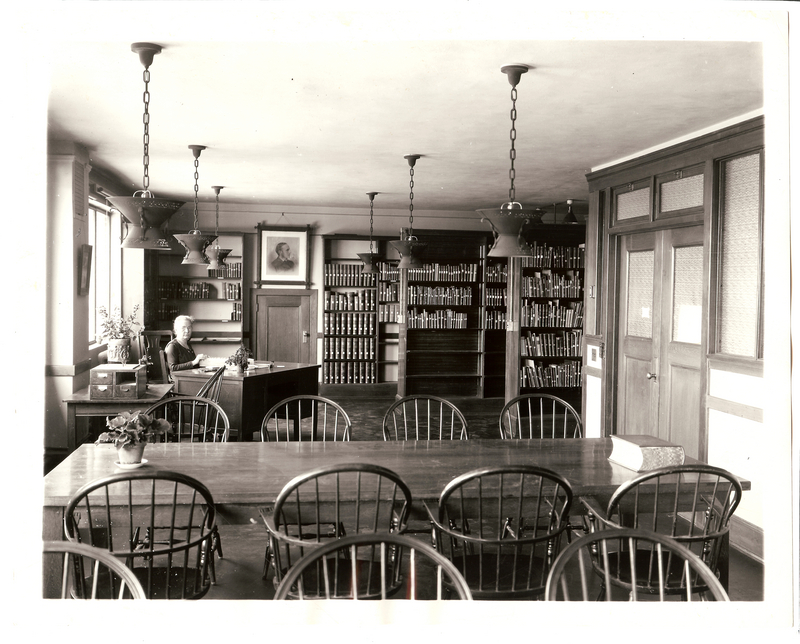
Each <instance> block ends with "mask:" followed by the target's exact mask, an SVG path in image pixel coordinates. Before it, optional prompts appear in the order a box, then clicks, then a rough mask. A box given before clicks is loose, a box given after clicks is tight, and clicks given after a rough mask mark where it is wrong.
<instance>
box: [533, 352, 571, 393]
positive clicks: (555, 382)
mask: <svg viewBox="0 0 800 644" xmlns="http://www.w3.org/2000/svg"><path fill="white" fill-rule="evenodd" d="M520 386H521V387H530V388H533V389H548V388H552V387H580V386H581V364H580V362H578V361H575V362H565V363H561V364H541V363H538V362H536V361H535V360H533V359H531V358H526V359H525V364H524V366H523V367H522V368H521V369H520Z"/></svg>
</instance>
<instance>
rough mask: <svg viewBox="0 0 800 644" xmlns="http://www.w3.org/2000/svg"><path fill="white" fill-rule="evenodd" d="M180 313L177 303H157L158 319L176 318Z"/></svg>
mask: <svg viewBox="0 0 800 644" xmlns="http://www.w3.org/2000/svg"><path fill="white" fill-rule="evenodd" d="M180 313H181V312H180V310H179V308H178V307H177V306H176V305H175V304H167V303H166V302H157V303H156V319H158V320H174V319H175V318H176V317H178V316H179V315H180ZM156 328H158V327H156Z"/></svg>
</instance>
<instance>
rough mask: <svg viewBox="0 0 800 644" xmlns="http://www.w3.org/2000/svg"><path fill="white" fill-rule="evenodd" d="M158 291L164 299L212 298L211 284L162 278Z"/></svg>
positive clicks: (159, 295) (160, 297)
mask: <svg viewBox="0 0 800 644" xmlns="http://www.w3.org/2000/svg"><path fill="white" fill-rule="evenodd" d="M157 293H158V297H159V299H162V300H208V299H210V298H211V284H209V283H208V282H183V281H171V280H160V281H159V282H158V291H157Z"/></svg>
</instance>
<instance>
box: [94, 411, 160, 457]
mask: <svg viewBox="0 0 800 644" xmlns="http://www.w3.org/2000/svg"><path fill="white" fill-rule="evenodd" d="M106 427H108V431H105V432H103V433H102V434H100V436H98V437H97V441H95V442H96V443H114V447H116V448H117V457H118V462H119V463H120V464H129V463H141V462H142V454H143V453H144V448H145V447H146V445H147V443H148V442H150V439H151V438H153V437H155V436H160V435H161V434H165V433H168V432H169V431H170V430H171V429H172V425H170V423H169V421H168V420H165V419H163V418H154V417H153V416H148V415H147V414H143V413H141V412H139V411H135V412H129V411H123V412H121V413H120V414H118V415H117V417H116V418H107V419H106Z"/></svg>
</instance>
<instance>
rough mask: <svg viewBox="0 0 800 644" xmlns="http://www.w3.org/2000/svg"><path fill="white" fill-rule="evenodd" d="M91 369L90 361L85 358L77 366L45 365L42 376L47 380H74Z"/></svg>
mask: <svg viewBox="0 0 800 644" xmlns="http://www.w3.org/2000/svg"><path fill="white" fill-rule="evenodd" d="M91 368H92V361H91V360H90V359H89V358H87V359H86V360H82V361H81V362H79V363H78V364H46V365H45V366H44V375H45V377H47V378H74V377H75V376H77V375H80V374H82V373H83V372H85V371H89V369H91Z"/></svg>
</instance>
